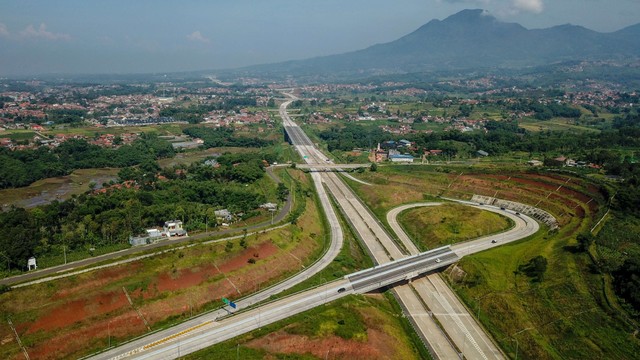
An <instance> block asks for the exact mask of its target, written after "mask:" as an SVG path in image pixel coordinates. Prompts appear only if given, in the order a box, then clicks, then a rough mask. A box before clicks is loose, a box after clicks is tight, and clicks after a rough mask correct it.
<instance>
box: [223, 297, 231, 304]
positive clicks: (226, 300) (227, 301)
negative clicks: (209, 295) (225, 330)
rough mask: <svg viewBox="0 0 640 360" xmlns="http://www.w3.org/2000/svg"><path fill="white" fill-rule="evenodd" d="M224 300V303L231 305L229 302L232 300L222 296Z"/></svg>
mask: <svg viewBox="0 0 640 360" xmlns="http://www.w3.org/2000/svg"><path fill="white" fill-rule="evenodd" d="M222 302H223V303H225V304H227V305H229V303H230V302H231V301H229V299H227V298H222Z"/></svg>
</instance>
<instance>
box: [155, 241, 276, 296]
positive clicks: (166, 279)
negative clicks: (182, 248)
mask: <svg viewBox="0 0 640 360" xmlns="http://www.w3.org/2000/svg"><path fill="white" fill-rule="evenodd" d="M276 252H278V248H277V247H276V246H275V245H273V244H272V243H271V242H265V243H262V244H260V245H259V246H258V247H250V248H247V249H245V250H244V251H243V252H242V253H240V254H238V255H237V256H235V257H234V258H232V259H230V260H228V261H226V262H224V263H223V264H221V265H219V266H218V268H219V269H220V271H218V270H217V269H216V268H215V266H214V265H208V266H204V267H202V266H201V267H199V268H196V269H192V270H189V269H183V270H181V271H178V272H177V273H176V274H171V273H164V274H161V275H160V276H159V278H158V281H157V284H156V286H157V289H158V291H160V292H163V291H176V290H179V289H185V288H189V287H192V286H196V285H199V284H202V283H203V282H204V281H206V280H207V279H208V278H209V277H211V276H214V275H217V274H220V272H222V273H230V272H232V271H234V270H238V269H241V268H243V267H245V266H247V264H248V261H249V259H251V258H255V259H261V258H262V259H265V258H268V257H270V256H272V255H273V254H275V253H276ZM256 255H257V256H256Z"/></svg>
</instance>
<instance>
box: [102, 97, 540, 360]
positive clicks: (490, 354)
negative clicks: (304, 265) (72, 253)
mask: <svg viewBox="0 0 640 360" xmlns="http://www.w3.org/2000/svg"><path fill="white" fill-rule="evenodd" d="M290 98H291V99H293V100H295V97H294V96H290ZM293 100H290V101H287V102H284V103H283V104H282V105H281V106H280V114H281V117H282V119H283V124H284V126H285V128H286V129H287V131H288V133H289V137H290V139H291V140H292V142H293V144H294V146H295V148H296V150H297V151H298V152H299V153H300V155H301V156H302V157H303V159H304V160H305V162H306V163H307V164H309V166H310V168H311V169H316V168H317V169H320V168H322V166H323V165H326V164H327V163H329V164H330V163H331V162H330V161H327V157H326V156H325V155H324V154H322V153H321V152H320V151H319V150H318V149H317V148H315V147H314V146H313V143H312V142H311V141H310V140H309V138H308V137H307V136H306V134H304V132H303V131H302V130H301V129H300V128H299V127H297V125H296V124H295V123H294V122H293V121H292V120H291V119H290V117H289V116H288V114H287V112H286V107H287V106H288V105H289V104H290V102H291V101H293ZM311 176H312V179H313V181H314V184H315V187H316V190H317V191H318V195H319V197H320V200H321V204H322V206H323V209H324V211H325V213H326V215H327V217H328V220H329V224H330V227H331V230H332V231H331V235H332V242H331V243H332V246H331V249H330V250H329V251H328V253H330V252H335V254H337V252H338V251H339V250H340V247H341V246H342V232H341V229H340V226H339V223H338V220H337V217H336V214H335V212H334V211H333V207H332V206H331V203H330V201H329V197H328V194H331V196H332V197H333V199H334V200H335V201H336V202H337V204H338V205H339V207H340V210H341V211H342V212H343V214H344V216H345V218H346V219H347V221H348V222H349V223H350V225H351V226H352V227H353V229H354V230H355V231H356V233H357V235H358V236H359V237H360V239H361V240H362V241H363V243H364V245H365V247H366V249H367V251H368V252H369V254H370V255H371V256H372V258H373V259H374V261H375V263H376V264H377V265H376V267H374V268H372V269H369V270H367V271H364V272H358V273H354V274H350V275H348V276H346V277H345V278H344V279H342V280H339V281H336V282H332V283H329V284H325V285H322V286H320V287H317V288H314V289H311V290H307V291H304V292H301V293H298V294H295V295H292V296H289V297H287V298H283V299H280V300H277V301H273V302H270V303H267V304H263V305H260V306H259V307H257V308H255V309H252V310H247V311H241V312H238V313H233V315H230V314H232V312H233V309H231V308H228V307H225V308H224V309H220V310H218V311H215V312H212V313H209V314H206V315H203V316H200V317H198V318H195V319H192V320H190V321H188V322H186V323H183V324H180V325H179V326H176V327H172V328H170V329H167V330H165V331H161V332H157V333H154V334H151V335H149V336H145V337H144V338H141V339H139V340H136V341H133V342H131V343H129V344H126V345H124V346H121V347H118V348H116V349H112V350H110V351H108V352H105V353H102V354H99V355H97V356H95V357H94V358H95V359H112V358H113V359H120V358H124V357H134V358H144V359H166V358H174V357H178V356H180V355H184V354H186V353H190V352H193V351H196V350H199V349H203V348H206V347H208V346H211V345H213V344H215V343H218V342H221V341H224V340H227V339H230V338H233V337H235V336H237V335H239V334H242V333H245V332H248V331H251V330H253V329H257V328H259V327H260V326H262V325H265V324H267V323H271V322H274V321H277V320H280V319H284V318H286V317H288V316H291V315H293V314H296V313H299V312H302V311H305V310H308V309H311V308H313V307H315V306H318V305H320V304H323V303H327V302H330V301H333V300H335V299H338V298H340V297H342V296H346V295H349V294H353V293H364V292H368V291H370V290H372V289H375V288H379V287H383V286H387V285H389V284H392V283H396V282H398V281H402V280H406V279H410V278H412V277H414V276H417V275H420V274H422V273H423V272H425V271H427V272H428V271H431V270H435V269H437V268H440V267H443V266H447V265H449V264H452V263H454V262H456V261H457V260H458V259H459V257H461V256H463V255H467V254H471V253H474V252H477V251H482V250H483V248H484V247H485V245H486V244H485V243H486V242H487V241H486V239H480V240H481V241H478V242H476V243H473V242H469V243H468V244H466V245H456V246H455V247H444V248H439V249H434V250H432V251H430V252H428V253H426V254H419V252H418V249H417V248H416V246H415V245H414V244H413V242H412V241H411V240H410V239H409V238H408V236H406V234H404V232H403V231H400V232H397V236H398V239H394V238H393V237H392V236H391V235H390V234H389V233H387V231H386V230H385V228H384V227H383V226H382V225H381V224H380V222H379V221H378V220H377V219H376V218H375V216H373V214H371V213H370V211H369V210H368V209H367V208H366V206H364V204H362V202H361V201H360V200H359V199H358V198H357V196H356V195H355V194H354V193H353V192H352V191H351V190H350V189H349V188H348V187H347V186H346V185H345V184H344V182H343V181H342V180H341V179H340V177H339V176H338V175H337V174H335V173H331V172H327V173H324V172H312V173H311ZM325 189H326V191H325ZM514 216H515V215H514ZM523 219H524V217H523ZM531 222H532V223H535V222H533V221H532V220H531ZM396 223H397V222H396ZM536 224H537V223H536ZM395 231H397V230H395ZM401 234H404V236H402V235H401ZM514 236H516V235H514ZM489 243H491V241H489ZM333 257H335V255H333ZM333 257H330V256H327V255H325V256H324V257H323V259H329V260H328V261H331V260H332V259H333ZM316 265H317V266H316V270H315V272H317V271H319V270H320V269H321V268H323V267H324V266H326V263H325V262H324V261H319V262H318V263H316ZM315 272H308V273H307V272H305V273H303V274H299V276H297V277H296V278H295V279H294V278H292V279H289V280H288V281H287V282H286V284H285V285H282V286H279V287H274V288H271V289H268V291H263V292H261V293H259V294H255V295H253V296H250V297H247V298H245V299H241V300H238V301H236V303H237V304H238V308H239V309H246V308H248V307H250V306H252V305H254V304H256V303H258V302H261V301H263V300H266V299H267V298H268V297H269V296H270V294H275V293H277V292H279V291H282V290H284V289H286V288H289V287H291V286H292V285H293V284H295V283H297V282H300V281H302V280H304V279H305V278H308V277H309V276H311V275H312V274H314V273H315ZM296 281H297V282H296ZM393 291H394V294H395V296H396V298H397V299H398V301H399V303H400V305H401V306H402V308H403V310H404V312H405V313H406V315H407V317H408V319H409V320H410V321H411V323H412V324H413V326H414V328H415V329H416V331H417V332H418V334H419V336H420V337H421V338H422V339H423V341H425V342H427V343H428V347H429V348H430V350H431V352H432V354H433V355H434V356H435V357H436V358H440V359H454V358H460V357H461V356H462V357H464V358H467V359H502V358H504V356H503V354H502V353H501V352H500V350H499V349H498V348H497V347H496V346H495V345H493V343H492V342H491V340H490V338H489V337H488V336H487V335H486V334H484V332H483V331H482V329H481V328H480V327H479V326H478V325H477V323H476V322H475V320H474V319H473V317H472V316H471V315H469V312H468V311H467V309H466V308H465V307H464V306H463V305H462V303H461V302H460V301H459V300H458V299H457V297H456V296H455V294H454V293H453V292H452V291H451V289H449V288H448V286H447V285H446V284H445V283H444V281H442V279H441V278H440V277H439V276H437V275H427V276H425V277H420V278H418V279H417V280H412V281H410V282H409V283H408V284H400V285H396V286H395V287H394V289H393ZM434 317H437V319H438V322H440V323H442V328H444V329H445V330H446V334H445V333H444V332H443V331H442V328H441V327H440V326H439V325H438V323H437V322H436V321H435V319H434ZM454 343H455V345H454Z"/></svg>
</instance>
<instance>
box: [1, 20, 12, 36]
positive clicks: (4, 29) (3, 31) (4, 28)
mask: <svg viewBox="0 0 640 360" xmlns="http://www.w3.org/2000/svg"><path fill="white" fill-rule="evenodd" d="M9 35H10V34H9V29H7V25H5V24H3V23H0V37H6V38H8V37H9Z"/></svg>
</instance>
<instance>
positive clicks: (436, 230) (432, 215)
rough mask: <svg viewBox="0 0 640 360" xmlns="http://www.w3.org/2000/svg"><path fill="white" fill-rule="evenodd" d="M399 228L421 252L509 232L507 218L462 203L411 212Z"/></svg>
mask: <svg viewBox="0 0 640 360" xmlns="http://www.w3.org/2000/svg"><path fill="white" fill-rule="evenodd" d="M398 221H399V222H400V225H402V227H403V228H404V229H405V231H406V232H407V234H409V236H410V237H411V238H412V239H414V241H417V242H418V247H419V248H420V249H421V250H424V251H426V250H428V249H434V248H437V247H440V246H445V245H450V244H454V243H458V242H462V241H467V240H471V239H475V238H478V237H481V236H485V235H489V234H494V233H497V232H501V231H504V230H507V229H508V228H509V227H510V226H511V222H510V221H509V219H508V218H506V217H503V216H500V215H498V214H496V213H492V212H489V211H482V210H479V209H476V208H472V207H469V206H465V205H461V204H443V205H440V206H434V207H422V208H415V209H409V210H407V211H404V212H402V213H401V214H400V216H398Z"/></svg>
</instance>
